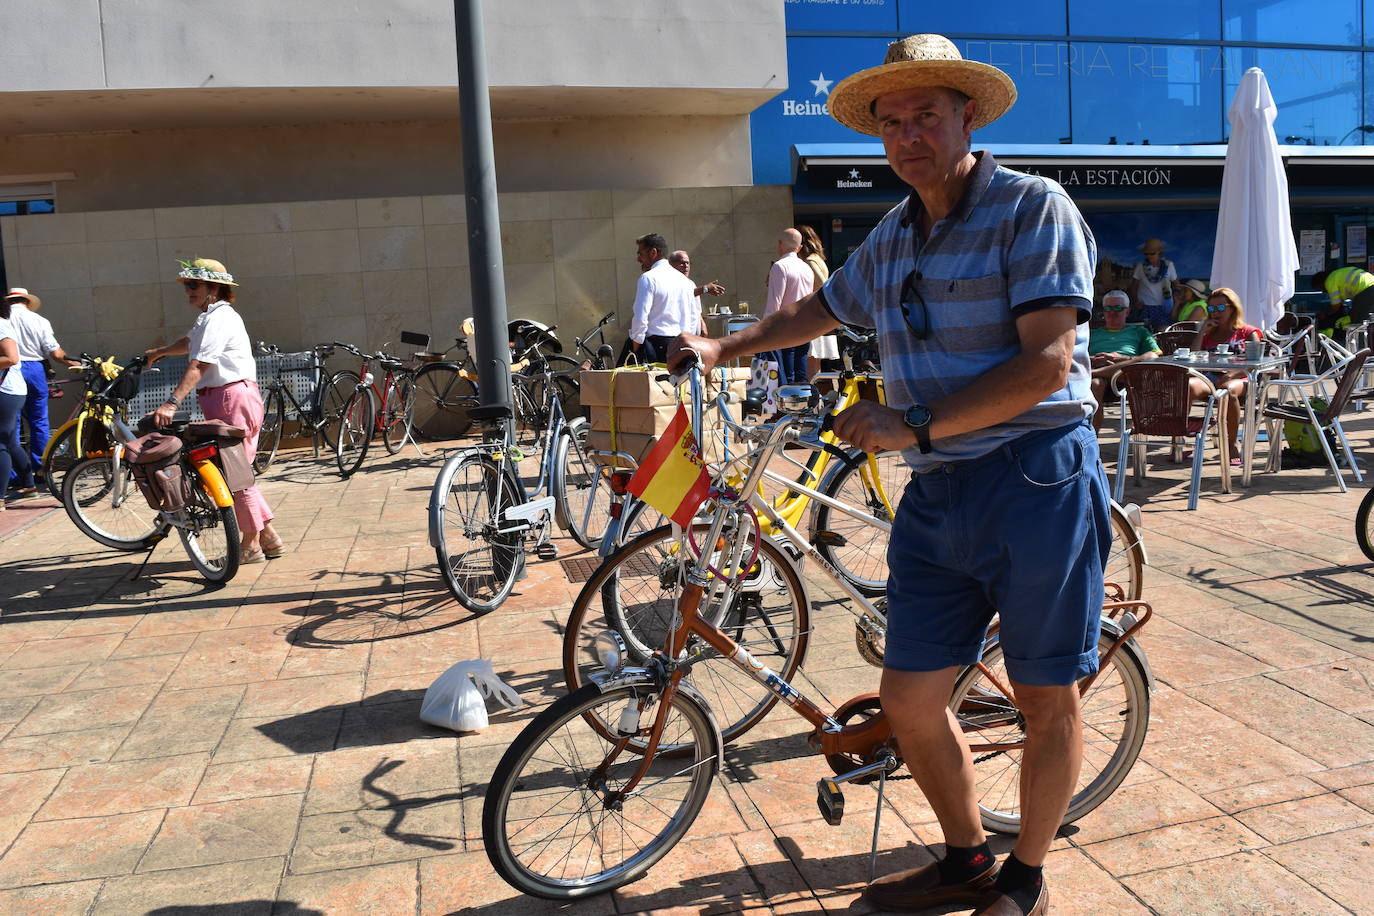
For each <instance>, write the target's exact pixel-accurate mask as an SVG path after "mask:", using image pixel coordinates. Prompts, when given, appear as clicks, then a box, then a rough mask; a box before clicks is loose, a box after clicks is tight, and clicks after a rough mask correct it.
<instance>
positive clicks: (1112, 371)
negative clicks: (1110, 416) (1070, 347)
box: [1088, 289, 1161, 429]
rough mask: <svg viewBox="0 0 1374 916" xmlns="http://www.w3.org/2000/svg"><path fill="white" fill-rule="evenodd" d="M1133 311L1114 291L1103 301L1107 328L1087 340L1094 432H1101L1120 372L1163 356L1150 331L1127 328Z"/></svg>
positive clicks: (1134, 326)
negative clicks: (1107, 401)
mask: <svg viewBox="0 0 1374 916" xmlns="http://www.w3.org/2000/svg"><path fill="white" fill-rule="evenodd" d="M1130 308H1131V299H1130V297H1129V296H1127V295H1126V294H1125V293H1124V292H1122V291H1121V290H1119V289H1114V290H1111V291H1110V292H1108V293H1107V294H1106V295H1105V296H1103V297H1102V317H1103V320H1104V321H1105V322H1106V326H1105V327H1101V328H1093V330H1092V332H1091V333H1090V334H1089V336H1088V358H1089V362H1090V363H1091V365H1092V390H1093V399H1094V400H1096V401H1097V411H1096V412H1095V413H1094V414H1093V429H1101V428H1102V404H1103V401H1104V400H1105V399H1106V397H1107V394H1108V392H1109V390H1110V385H1111V380H1112V376H1113V375H1116V373H1117V370H1119V369H1120V368H1121V367H1122V366H1129V365H1130V364H1131V363H1138V362H1141V361H1143V360H1147V359H1154V358H1155V357H1156V356H1158V355H1159V354H1160V352H1161V351H1160V349H1159V344H1157V343H1155V336H1154V335H1153V334H1151V333H1150V330H1149V328H1146V327H1144V326H1142V325H1138V324H1132V325H1128V324H1126V313H1127V311H1129V310H1130Z"/></svg>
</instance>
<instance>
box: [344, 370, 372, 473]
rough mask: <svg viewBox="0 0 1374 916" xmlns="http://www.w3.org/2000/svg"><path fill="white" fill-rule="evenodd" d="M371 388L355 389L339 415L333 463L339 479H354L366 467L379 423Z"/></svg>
mask: <svg viewBox="0 0 1374 916" xmlns="http://www.w3.org/2000/svg"><path fill="white" fill-rule="evenodd" d="M373 397H374V395H373V394H372V389H371V388H356V389H354V391H353V394H352V395H350V396H349V398H348V401H347V403H345V404H344V406H343V410H341V411H339V428H338V433H337V435H336V436H335V439H334V462H335V464H337V465H338V468H339V476H340V477H342V478H343V479H344V480H347V479H348V478H350V477H352V476H353V475H354V473H356V472H357V470H358V468H360V467H362V466H363V459H364V458H366V457H367V449H368V446H370V445H371V444H372V433H373V424H375V423H376V422H377V414H376V410H375V409H374V408H373V406H372V399H373Z"/></svg>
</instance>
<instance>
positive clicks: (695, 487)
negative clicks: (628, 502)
mask: <svg viewBox="0 0 1374 916" xmlns="http://www.w3.org/2000/svg"><path fill="white" fill-rule="evenodd" d="M627 487H628V489H629V491H630V492H631V493H633V494H634V495H635V496H638V497H639V498H640V499H642V500H644V501H645V502H646V503H648V504H649V505H651V506H653V507H654V508H655V509H657V510H658V511H659V512H662V513H663V514H664V515H666V516H668V517H669V518H671V519H672V520H673V521H674V522H675V523H676V524H678V525H684V526H685V525H688V524H690V523H691V521H692V516H693V515H695V514H696V511H697V506H700V505H701V503H702V501H703V500H705V499H706V494H707V492H708V491H709V490H710V487H711V475H710V474H708V473H707V472H706V462H705V461H703V460H702V457H701V446H700V445H699V444H698V443H697V438H696V436H695V435H693V434H692V423H691V420H689V419H688V417H687V410H686V409H685V408H684V407H683V406H682V405H681V404H678V405H677V413H676V414H674V416H673V420H672V422H671V423H669V424H668V428H667V429H665V430H664V431H663V434H662V435H661V436H659V437H658V441H657V442H655V443H654V447H653V448H651V449H649V453H648V454H647V455H645V456H644V461H643V463H641V464H640V466H639V469H638V470H637V471H635V472H634V476H633V477H631V478H630V482H629V484H628V485H627Z"/></svg>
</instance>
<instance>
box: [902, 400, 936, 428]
mask: <svg viewBox="0 0 1374 916" xmlns="http://www.w3.org/2000/svg"><path fill="white" fill-rule="evenodd" d="M902 419H903V420H905V421H906V425H907V426H910V427H911V428H912V429H918V428H920V427H922V426H926V425H928V424H929V423H930V408H929V407H926V406H925V405H923V404H913V405H912V406H910V407H908V408H907V409H906V414H905V415H904V416H903V418H902Z"/></svg>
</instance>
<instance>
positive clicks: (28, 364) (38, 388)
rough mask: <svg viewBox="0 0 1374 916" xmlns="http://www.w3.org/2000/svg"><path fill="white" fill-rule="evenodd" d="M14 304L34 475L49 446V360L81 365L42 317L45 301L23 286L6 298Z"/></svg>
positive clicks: (12, 318)
mask: <svg viewBox="0 0 1374 916" xmlns="http://www.w3.org/2000/svg"><path fill="white" fill-rule="evenodd" d="M5 301H6V302H8V303H9V304H10V323H11V324H12V325H14V331H15V340H16V341H17V342H18V344H19V360H20V363H21V365H20V371H21V372H22V373H23V376H24V382H25V383H26V384H27V386H28V394H27V395H26V396H25V400H24V408H23V410H22V411H21V412H20V418H19V424H20V425H21V426H22V425H23V423H24V422H25V421H27V422H28V424H29V455H30V457H31V458H32V460H33V468H34V472H35V473H37V472H38V469H39V468H40V467H42V466H43V449H44V448H45V447H46V446H47V444H48V433H49V428H48V373H47V360H48V357H49V356H51V357H52V358H53V359H55V360H57V361H58V362H61V363H66V364H67V365H68V366H76V365H80V364H79V363H78V362H77V361H76V360H74V359H68V358H67V354H66V352H65V351H64V350H63V349H62V347H61V346H59V345H58V343H57V338H56V337H54V336H53V332H52V322H50V321H48V319H46V318H44V317H43V316H42V315H39V314H38V310H39V309H40V308H42V307H43V300H42V299H40V298H38V297H37V296H35V295H33V294H32V293H30V292H29V291H28V290H26V289H24V288H23V287H19V286H16V287H14V288H13V289H11V290H10V291H9V292H8V293H7V294H6V295H5Z"/></svg>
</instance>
